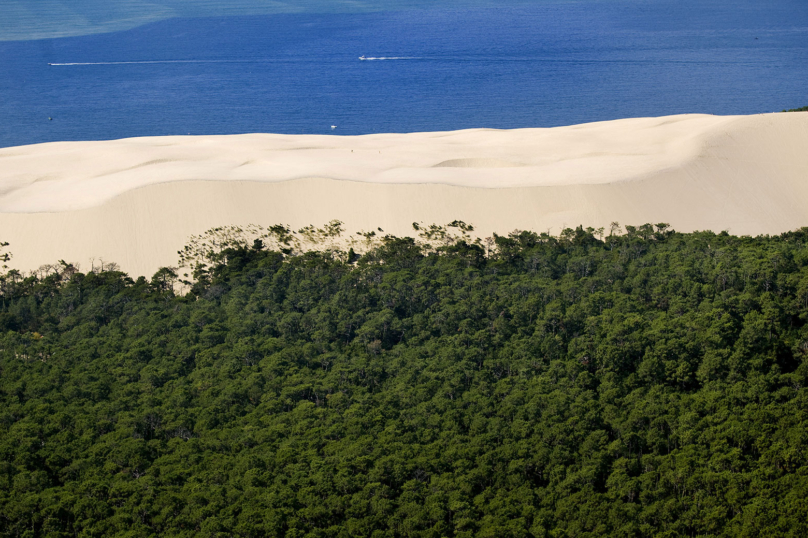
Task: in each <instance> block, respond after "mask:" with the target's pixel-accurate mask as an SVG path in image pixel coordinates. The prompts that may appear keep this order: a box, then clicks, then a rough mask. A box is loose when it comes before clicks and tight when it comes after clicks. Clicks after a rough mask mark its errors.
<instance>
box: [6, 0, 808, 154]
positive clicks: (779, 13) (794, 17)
mask: <svg viewBox="0 0 808 538" xmlns="http://www.w3.org/2000/svg"><path fill="white" fill-rule="evenodd" d="M704 4H709V5H704ZM360 56H364V57H365V58H366V59H365V60H360V59H359V58H360ZM806 105H808V2H806V1H805V0H773V1H769V2H760V1H759V0H737V1H733V2H703V1H699V2H695V1H692V0H684V1H676V2H669V1H665V0H661V1H655V2H642V1H626V2H620V1H600V2H579V3H544V2H542V3H537V4H530V5H524V4H521V5H515V6H511V7H501V8H496V9H492V8H466V9H446V8H442V9H431V10H410V11H386V12H380V13H363V14H357V13H353V14H347V13H346V14H323V15H313V14H282V15H262V16H244V17H233V16H230V17H211V18H174V19H169V20H164V21H161V22H156V23H152V24H147V25H145V26H141V27H138V28H135V29H132V30H127V31H122V32H115V33H109V34H97V35H91V36H84V37H70V38H59V39H43V40H33V41H11V42H0V147H7V146H15V145H23V144H32V143H38V142H48V141H56V140H102V139H114V138H123V137H132V136H152V135H174V134H230V133H247V132H274V133H323V134H326V133H328V134H340V135H356V134H367V133H380V132H411V131H439V130H452V129H465V128H474V127H489V128H517V127H549V126H557V125H570V124H576V123H583V122H591V121H600V120H611V119H616V118H625V117H638V116H660V115H667V114H679V113H691V112H694V113H709V114H752V113H758V112H772V111H777V110H781V109H784V108H794V107H800V106H806ZM332 126H334V127H333V128H332Z"/></svg>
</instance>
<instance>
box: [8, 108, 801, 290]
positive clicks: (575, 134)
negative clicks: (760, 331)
mask: <svg viewBox="0 0 808 538" xmlns="http://www.w3.org/2000/svg"><path fill="white" fill-rule="evenodd" d="M806 148H808V113H789V114H765V115H757V116H728V117H717V116H705V115H684V116H672V117H663V118H639V119H628V120H619V121H613V122H601V123H593V124H585V125H576V126H571V127H560V128H553V129H519V130H512V131H498V130H467V131H457V132H446V133H413V134H386V135H367V136H359V137H340V136H289V135H268V134H254V135H238V136H202V137H154V138H139V139H126V140H116V141H109V142H61V143H51V144H40V145H34V146H23V147H15V148H5V149H0V240H3V241H9V242H10V243H11V247H10V250H11V251H12V252H13V253H14V256H15V257H14V263H13V265H14V266H15V267H17V268H19V269H25V270H27V269H32V268H36V267H38V266H39V265H41V264H44V263H52V262H54V261H56V260H58V259H66V260H68V261H74V262H79V263H81V265H82V267H83V268H84V269H87V268H89V266H90V264H91V263H92V262H91V261H90V260H91V259H95V260H96V261H97V260H100V259H104V260H106V261H115V262H118V263H119V264H120V265H121V267H122V268H123V269H124V270H126V271H128V272H130V273H131V274H136V275H137V274H147V275H148V274H151V273H153V272H154V271H155V270H156V269H157V268H158V267H160V266H163V265H174V264H176V251H177V250H179V249H180V248H181V247H182V246H183V245H184V244H185V242H186V240H187V238H188V236H190V235H191V234H195V233H201V232H203V231H204V230H206V229H208V228H211V227H213V226H218V225H222V224H249V223H255V224H263V225H268V224H275V223H287V224H290V225H291V226H293V227H295V228H297V227H300V226H304V225H307V224H323V223H325V222H327V221H329V220H331V219H335V218H336V219H340V220H342V221H344V222H345V223H346V226H347V228H348V229H349V230H360V229H365V230H368V229H375V228H376V227H377V226H381V227H382V228H383V229H384V230H385V231H386V232H390V233H394V234H398V235H403V234H410V233H412V228H411V223H412V222H414V221H419V222H424V223H432V222H437V223H445V222H449V221H451V220H454V219H462V220H464V221H466V222H470V223H473V224H474V225H475V226H476V228H477V230H478V231H479V232H480V234H481V235H489V234H490V233H492V232H495V231H496V232H499V233H507V232H508V231H511V230H513V229H515V228H519V229H533V230H537V231H547V230H549V231H550V232H552V233H558V232H559V231H560V229H561V228H563V227H565V226H575V225H578V224H583V225H585V226H587V225H589V226H593V227H600V226H606V227H608V225H609V223H610V222H612V221H619V222H621V223H626V224H642V223H645V222H669V223H671V224H672V225H673V226H674V228H676V229H677V230H681V231H690V230H696V229H712V230H715V231H719V230H728V231H730V232H732V233H736V234H760V233H780V232H783V231H786V230H790V229H794V228H797V227H800V226H804V225H808V151H806Z"/></svg>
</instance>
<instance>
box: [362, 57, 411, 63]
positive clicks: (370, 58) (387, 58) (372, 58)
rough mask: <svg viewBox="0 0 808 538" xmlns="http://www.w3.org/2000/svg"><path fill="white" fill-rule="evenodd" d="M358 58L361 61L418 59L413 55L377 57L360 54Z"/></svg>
mask: <svg viewBox="0 0 808 538" xmlns="http://www.w3.org/2000/svg"><path fill="white" fill-rule="evenodd" d="M359 59H360V60H362V61H363V62H367V61H381V60H418V58H417V57H415V56H379V57H373V56H367V57H366V56H360V57H359Z"/></svg>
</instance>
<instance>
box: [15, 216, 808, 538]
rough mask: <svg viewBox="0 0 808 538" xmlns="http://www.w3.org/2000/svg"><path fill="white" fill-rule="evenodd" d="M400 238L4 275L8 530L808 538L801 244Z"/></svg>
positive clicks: (436, 229) (694, 237)
mask: <svg viewBox="0 0 808 538" xmlns="http://www.w3.org/2000/svg"><path fill="white" fill-rule="evenodd" d="M414 228H415V230H416V234H415V235H416V237H414V238H401V237H392V236H385V235H384V232H382V231H379V230H377V231H376V232H374V233H372V234H371V233H370V232H368V233H363V234H360V235H356V236H355V237H356V241H355V242H354V243H353V244H347V243H343V242H337V241H336V238H337V237H341V233H342V231H341V225H339V224H338V223H331V224H330V225H329V226H326V227H323V228H314V227H311V228H307V229H304V230H307V231H300V232H297V233H292V231H291V230H290V229H289V228H288V227H283V226H279V227H273V228H270V229H268V230H267V229H259V228H257V227H255V228H249V229H235V228H228V229H225V228H220V229H218V230H213V231H211V232H209V233H208V234H204V235H202V236H199V237H195V238H193V240H192V241H191V243H190V244H189V246H188V248H187V249H184V250H183V251H182V253H181V255H182V264H183V265H184V266H185V267H186V268H187V269H188V270H189V271H190V272H189V273H188V276H184V275H182V274H178V271H177V270H175V269H173V268H164V269H161V270H160V271H158V273H157V274H155V275H154V276H153V277H152V278H151V279H146V278H144V277H138V278H136V279H133V278H130V277H129V276H127V275H126V274H124V273H121V272H119V271H110V270H100V269H96V270H95V271H93V272H88V273H81V272H79V271H78V270H77V268H75V267H73V266H72V265H70V264H67V263H60V264H57V265H54V266H52V267H51V268H50V269H49V270H47V271H43V272H40V273H38V274H31V275H27V276H26V275H21V274H20V273H18V272H13V271H11V272H9V271H8V270H7V269H4V270H3V271H2V273H3V276H2V282H1V284H2V287H0V295H2V301H1V302H0V305H1V306H0V329H1V330H0V534H2V535H4V536H73V535H81V536H111V535H127V536H156V535H160V536H200V535H201V536H244V537H246V536H301V537H302V536H311V537H314V536H374V537H376V536H435V537H438V536H497V537H505V536H519V537H522V536H559V537H560V536H570V537H571V536H578V537H582V536H696V535H701V536H706V535H711V536H712V535H724V536H804V535H806V534H808V526H806V522H807V521H808V505H806V503H805V499H806V497H807V496H808V436H806V433H805V432H806V431H808V430H807V429H806V427H807V426H808V325H806V321H808V229H803V230H800V231H797V232H792V233H787V234H783V235H781V236H772V237H757V238H751V237H734V236H731V235H729V234H726V233H721V234H714V233H711V232H697V233H691V234H681V233H677V232H674V231H672V230H671V229H670V228H669V227H667V226H665V225H657V226H651V225H644V226H639V227H631V226H626V227H625V233H622V232H621V229H620V228H619V227H618V226H617V225H615V226H614V227H613V228H612V230H611V232H610V233H608V235H606V234H604V233H603V231H602V230H599V231H597V230H592V229H588V230H586V229H583V228H578V229H574V230H573V229H568V230H565V231H564V232H563V233H562V234H561V235H560V236H559V237H553V236H550V235H548V234H536V233H533V232H526V231H515V232H513V233H511V234H508V235H507V236H494V237H492V238H490V239H489V240H474V239H472V238H471V237H470V232H472V231H473V229H471V228H470V227H469V226H467V225H466V224H464V223H460V222H455V223H452V225H450V226H445V227H443V226H423V225H420V224H416V225H415V226H414ZM305 241H310V243H309V246H306V244H305ZM340 241H342V239H341V240H340ZM11 247H12V248H22V247H23V245H11ZM0 259H4V260H6V261H7V260H8V258H7V257H5V256H4V255H3V256H0ZM107 267H108V266H107ZM179 272H180V273H181V272H182V271H179ZM177 279H183V280H186V283H185V292H184V293H182V294H180V293H178V292H177V289H178V288H177V286H176V280H177Z"/></svg>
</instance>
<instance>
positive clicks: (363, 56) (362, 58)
mask: <svg viewBox="0 0 808 538" xmlns="http://www.w3.org/2000/svg"><path fill="white" fill-rule="evenodd" d="M359 59H360V60H367V58H365V55H364V54H363V55H362V56H360V57H359Z"/></svg>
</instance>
